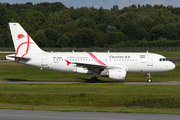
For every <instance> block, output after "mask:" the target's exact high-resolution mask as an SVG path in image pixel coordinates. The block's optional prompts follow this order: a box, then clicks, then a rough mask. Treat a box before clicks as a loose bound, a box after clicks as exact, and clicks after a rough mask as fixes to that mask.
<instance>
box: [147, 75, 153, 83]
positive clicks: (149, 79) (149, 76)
mask: <svg viewBox="0 0 180 120" xmlns="http://www.w3.org/2000/svg"><path fill="white" fill-rule="evenodd" d="M147 78H148V80H147V82H148V83H151V82H152V80H151V75H150V73H148V74H147Z"/></svg>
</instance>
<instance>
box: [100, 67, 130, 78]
mask: <svg viewBox="0 0 180 120" xmlns="http://www.w3.org/2000/svg"><path fill="white" fill-rule="evenodd" d="M126 74H127V72H126V70H125V69H109V70H104V71H102V72H101V76H104V77H109V78H110V79H115V80H125V79H126Z"/></svg>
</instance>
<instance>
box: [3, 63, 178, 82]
mask: <svg viewBox="0 0 180 120" xmlns="http://www.w3.org/2000/svg"><path fill="white" fill-rule="evenodd" d="M0 68H1V69H0V80H11V81H17V80H18V81H19V80H22V81H28V80H39V81H89V79H90V78H91V77H92V75H87V74H76V73H72V74H70V73H60V72H53V71H48V70H40V69H38V68H34V67H30V66H26V65H21V64H17V63H15V62H11V63H0ZM97 77H98V79H99V80H102V81H110V80H111V79H109V78H107V77H101V76H100V75H98V76H97ZM151 77H152V80H153V81H179V80H180V79H179V78H180V63H176V68H175V69H174V70H173V71H169V72H165V73H154V74H151ZM146 80H147V75H146V74H127V79H126V81H146ZM112 81H113V80H112Z"/></svg>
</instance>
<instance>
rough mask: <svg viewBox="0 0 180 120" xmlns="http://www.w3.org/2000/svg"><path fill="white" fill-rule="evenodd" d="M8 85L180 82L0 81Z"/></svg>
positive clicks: (158, 82) (179, 83) (161, 83)
mask: <svg viewBox="0 0 180 120" xmlns="http://www.w3.org/2000/svg"><path fill="white" fill-rule="evenodd" d="M1 83H6V84H9V83H10V84H12V83H13V84H17V83H21V84H125V85H180V81H153V82H151V83H148V82H146V81H98V82H97V83H90V81H21V80H19V81H18V80H16V81H14V80H13V81H0V84H1Z"/></svg>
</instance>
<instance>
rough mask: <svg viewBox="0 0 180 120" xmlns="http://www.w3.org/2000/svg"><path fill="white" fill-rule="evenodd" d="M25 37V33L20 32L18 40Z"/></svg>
mask: <svg viewBox="0 0 180 120" xmlns="http://www.w3.org/2000/svg"><path fill="white" fill-rule="evenodd" d="M23 37H25V36H24V35H23V34H18V39H17V40H19V39H21V38H23Z"/></svg>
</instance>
